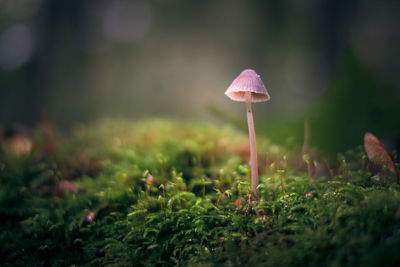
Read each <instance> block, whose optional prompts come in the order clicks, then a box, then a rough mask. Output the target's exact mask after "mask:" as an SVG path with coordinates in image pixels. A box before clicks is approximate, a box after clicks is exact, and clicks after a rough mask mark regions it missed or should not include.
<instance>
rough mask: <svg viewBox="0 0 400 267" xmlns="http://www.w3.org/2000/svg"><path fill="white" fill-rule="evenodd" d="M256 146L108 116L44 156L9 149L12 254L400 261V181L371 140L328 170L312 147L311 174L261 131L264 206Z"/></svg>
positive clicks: (27, 257)
mask: <svg viewBox="0 0 400 267" xmlns="http://www.w3.org/2000/svg"><path fill="white" fill-rule="evenodd" d="M247 143H248V140H247V136H246V135H243V134H241V133H240V132H236V131H235V130H233V129H231V128H226V127H216V126H212V125H205V124H197V123H178V122H171V121H165V120H149V121H142V122H137V123H132V122H127V121H111V120H108V121H103V122H101V123H98V124H96V125H92V126H81V127H78V128H77V129H76V131H75V132H74V134H73V135H72V136H71V137H70V138H69V139H68V140H67V141H63V142H59V143H58V144H57V150H55V152H54V153H51V154H47V155H45V156H41V157H38V156H37V155H38V154H37V153H38V152H37V151H32V153H31V154H30V155H28V156H19V157H16V156H10V155H9V156H7V155H5V154H4V153H3V154H2V155H1V156H0V182H1V187H0V216H1V220H0V229H1V233H0V256H1V257H0V263H1V265H5V266H15V265H23V266H27V265H52V266H58V265H61V266H64V265H90V266H91V265H101V266H103V265H115V266H125V265H128V266H132V265H133V266H148V265H160V266H174V265H183V264H188V265H206V266H208V265H230V266H235V265H242V264H246V265H250V264H252V265H263V266H265V265H266V266H277V265H285V266H293V265H309V266H325V265H337V266H357V265H360V266H361V265H362V266H376V265H378V264H379V265H380V264H384V265H385V266H396V265H399V264H400V260H399V257H398V256H397V250H398V248H399V247H400V210H399V207H400V194H399V189H400V188H399V186H398V185H397V184H396V183H395V179H393V177H391V176H390V175H388V174H387V173H376V174H375V173H374V175H373V174H371V172H370V171H369V169H368V164H369V163H368V162H367V161H366V158H365V155H364V152H363V151H362V150H361V149H360V148H357V149H354V150H352V151H348V152H346V153H344V154H340V155H338V158H337V160H336V161H335V162H330V163H327V166H328V168H327V170H326V171H325V172H324V171H321V170H319V169H318V165H317V163H319V164H320V165H321V164H322V162H323V157H321V156H318V155H317V154H315V155H312V159H313V162H314V163H315V164H313V166H314V173H313V176H312V181H311V184H308V174H307V171H306V170H307V168H306V166H305V163H304V161H302V158H301V155H300V152H299V151H294V150H289V149H288V148H285V147H279V146H276V145H273V144H270V143H268V141H267V140H262V139H261V140H259V143H258V145H259V153H260V161H261V162H260V163H261V164H260V174H261V175H260V188H259V189H260V197H261V201H260V203H259V206H258V209H259V213H260V214H261V215H260V216H256V213H255V211H254V210H253V206H252V204H251V203H249V202H248V194H249V193H250V184H249V168H248V165H247V161H248V158H247V157H248V144H247ZM37 150H40V148H37ZM281 181H283V182H284V183H285V192H284V193H283V188H282V186H281Z"/></svg>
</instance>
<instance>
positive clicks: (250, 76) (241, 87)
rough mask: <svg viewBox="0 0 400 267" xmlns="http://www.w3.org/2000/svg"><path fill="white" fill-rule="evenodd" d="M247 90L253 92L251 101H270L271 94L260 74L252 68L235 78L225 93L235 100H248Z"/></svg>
mask: <svg viewBox="0 0 400 267" xmlns="http://www.w3.org/2000/svg"><path fill="white" fill-rule="evenodd" d="M245 92H251V93H252V94H251V96H252V97H251V102H263V101H268V100H269V99H270V96H269V94H268V92H267V89H266V88H265V85H264V83H263V82H262V80H261V78H260V75H258V74H257V73H256V72H255V71H254V70H252V69H246V70H244V71H242V73H240V75H239V76H237V77H236V79H235V80H233V82H232V84H231V85H230V86H229V88H228V89H227V90H226V92H225V94H226V95H227V96H228V97H229V98H230V99H232V100H234V101H239V102H246V97H245Z"/></svg>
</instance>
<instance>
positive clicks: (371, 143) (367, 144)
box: [364, 133, 400, 182]
mask: <svg viewBox="0 0 400 267" xmlns="http://www.w3.org/2000/svg"><path fill="white" fill-rule="evenodd" d="M364 148H365V151H366V152H367V155H368V158H369V159H370V160H373V161H375V164H377V165H378V166H379V167H381V168H382V167H383V166H385V167H386V168H387V169H388V170H389V171H391V172H392V173H393V174H395V175H396V176H397V182H399V179H400V177H399V171H398V170H397V168H396V165H395V164H394V161H393V158H392V157H391V155H390V154H389V152H388V151H387V149H386V147H385V145H384V144H383V143H382V142H381V141H379V139H378V138H376V137H375V136H374V135H373V134H371V133H366V134H365V135H364Z"/></svg>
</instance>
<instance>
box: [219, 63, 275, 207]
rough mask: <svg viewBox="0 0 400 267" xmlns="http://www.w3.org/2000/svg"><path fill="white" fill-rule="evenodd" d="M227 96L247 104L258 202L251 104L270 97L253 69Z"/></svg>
mask: <svg viewBox="0 0 400 267" xmlns="http://www.w3.org/2000/svg"><path fill="white" fill-rule="evenodd" d="M225 94H226V95H227V96H228V97H229V98H230V99H232V100H234V101H239V102H246V111H247V124H248V127H249V138H250V167H251V188H252V192H253V197H254V198H255V200H258V188H257V187H258V166H257V149H256V134H255V131H254V121H253V111H252V108H251V102H264V101H268V100H269V99H270V96H269V94H268V92H267V89H266V88H265V85H264V83H263V82H262V80H261V78H260V75H258V74H257V73H256V72H255V71H254V70H252V69H246V70H244V71H242V73H240V75H239V76H238V77H237V78H236V79H235V80H234V81H233V82H232V84H231V85H230V86H229V88H228V89H227V90H226V92H225Z"/></svg>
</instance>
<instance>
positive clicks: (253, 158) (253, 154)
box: [245, 92, 258, 200]
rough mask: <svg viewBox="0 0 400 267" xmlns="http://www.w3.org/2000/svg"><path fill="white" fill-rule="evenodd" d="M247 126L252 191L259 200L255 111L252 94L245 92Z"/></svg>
mask: <svg viewBox="0 0 400 267" xmlns="http://www.w3.org/2000/svg"><path fill="white" fill-rule="evenodd" d="M245 97H246V111H247V124H248V126H249V138H250V168H251V189H252V192H253V197H254V199H255V200H258V166H257V148H256V133H255V130H254V121H253V111H252V108H251V92H245Z"/></svg>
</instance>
